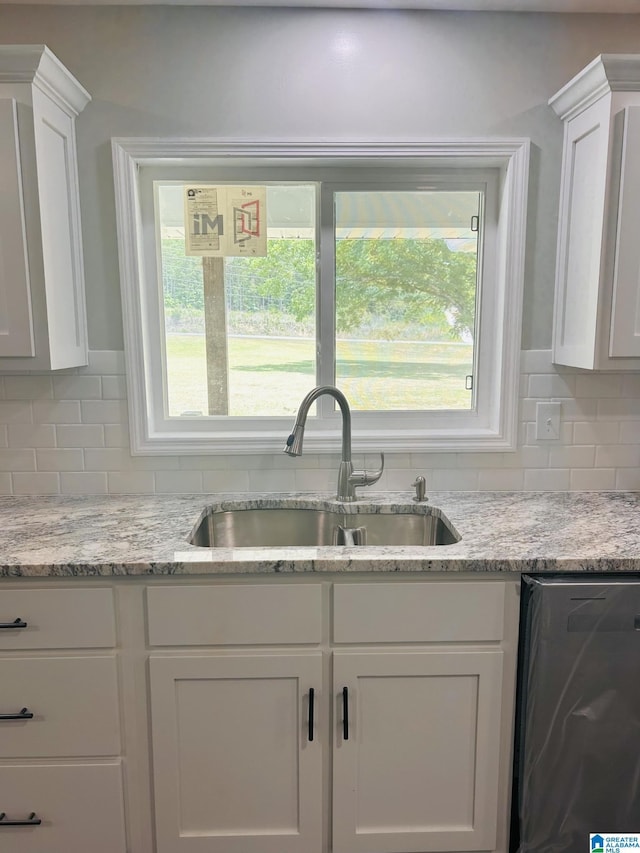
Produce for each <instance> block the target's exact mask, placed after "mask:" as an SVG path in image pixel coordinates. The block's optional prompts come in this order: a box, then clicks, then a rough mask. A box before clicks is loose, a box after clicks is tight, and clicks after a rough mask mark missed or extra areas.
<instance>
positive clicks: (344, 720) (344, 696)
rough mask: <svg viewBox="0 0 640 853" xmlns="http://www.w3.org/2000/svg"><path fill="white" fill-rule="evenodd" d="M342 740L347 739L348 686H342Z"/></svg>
mask: <svg viewBox="0 0 640 853" xmlns="http://www.w3.org/2000/svg"><path fill="white" fill-rule="evenodd" d="M342 740H349V688H348V687H343V688H342Z"/></svg>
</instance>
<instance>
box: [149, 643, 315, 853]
mask: <svg viewBox="0 0 640 853" xmlns="http://www.w3.org/2000/svg"><path fill="white" fill-rule="evenodd" d="M150 672H151V696H152V731H153V761H154V775H155V792H156V825H157V846H158V853H182V851H185V853H205V851H206V853H253V851H255V853H313V851H316V850H319V849H320V842H321V838H322V831H321V813H322V788H321V784H322V770H321V748H322V747H321V744H320V740H319V737H318V732H317V731H316V732H314V739H313V741H309V740H308V735H309V731H308V717H307V715H308V701H309V700H308V696H309V689H310V688H311V687H313V688H314V689H315V694H316V695H315V699H316V700H318V699H319V694H320V689H319V688H320V685H321V679H322V655H321V654H320V653H319V652H315V653H309V654H305V655H279V654H273V655H250V656H249V655H248V656H224V657H223V656H221V657H215V658H214V657H206V658H205V657H199V658H178V657H156V656H152V658H151V660H150ZM317 704H318V703H317V701H316V708H317Z"/></svg>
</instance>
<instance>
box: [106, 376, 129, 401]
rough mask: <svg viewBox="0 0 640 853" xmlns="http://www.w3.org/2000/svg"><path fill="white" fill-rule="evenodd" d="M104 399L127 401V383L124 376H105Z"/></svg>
mask: <svg viewBox="0 0 640 853" xmlns="http://www.w3.org/2000/svg"><path fill="white" fill-rule="evenodd" d="M102 397H103V399H104V400H126V399H127V383H126V380H125V378H124V376H103V377H102Z"/></svg>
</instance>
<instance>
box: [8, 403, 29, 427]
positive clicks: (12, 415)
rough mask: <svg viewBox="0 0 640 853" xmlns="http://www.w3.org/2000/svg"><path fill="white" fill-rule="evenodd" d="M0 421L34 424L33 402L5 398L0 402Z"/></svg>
mask: <svg viewBox="0 0 640 853" xmlns="http://www.w3.org/2000/svg"><path fill="white" fill-rule="evenodd" d="M0 422H1V423H5V424H32V423H33V404H32V403H21V402H20V403H18V402H16V403H14V402H12V401H9V400H3V401H2V402H0Z"/></svg>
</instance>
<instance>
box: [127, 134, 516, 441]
mask: <svg viewBox="0 0 640 853" xmlns="http://www.w3.org/2000/svg"><path fill="white" fill-rule="evenodd" d="M113 152H114V166H115V177H116V203H117V216H118V235H119V247H120V270H121V284H122V295H123V308H124V319H125V340H126V358H127V375H128V388H129V405H130V420H131V424H130V425H131V437H132V451H133V452H134V453H209V452H219V453H228V452H233V453H236V452H242V451H252V452H268V451H277V450H280V449H281V448H282V444H283V441H284V439H285V438H286V436H287V435H288V432H289V430H290V427H291V423H292V420H293V417H294V415H295V412H296V411H297V408H298V405H299V403H300V401H301V399H302V398H303V396H304V395H305V394H306V393H307V392H308V391H309V390H310V389H311V388H313V387H314V386H315V385H320V384H326V385H337V386H338V387H339V388H340V389H341V390H342V391H343V392H344V393H345V394H346V396H347V398H348V400H349V403H350V406H351V409H352V413H353V436H354V444H355V445H356V447H357V449H359V450H368V449H375V450H379V449H383V450H385V449H386V450H425V449H456V450H463V449H473V450H477V449H491V450H496V449H503V450H504V449H510V448H512V447H513V446H514V444H515V415H516V406H517V376H518V354H519V347H520V311H521V298H522V277H523V252H524V210H525V205H526V178H527V165H528V144H527V142H526V141H522V140H516V141H507V142H504V141H487V142H475V143H452V144H450V145H444V144H438V145H430V144H425V145H417V144H416V145H398V146H392V145H388V146H382V145H376V144H372V145H358V146H355V145H326V146H322V145H318V146H313V145H294V146H292V145H281V144H267V145H250V144H248V143H236V144H233V143H225V144H222V143H213V142H208V141H189V140H169V141H162V140H160V141H155V140H150V141H147V140H114V144H113ZM196 197H197V198H196ZM200 199H202V200H203V201H202V202H201V206H200V207H198V206H197V203H200V202H199V200H200ZM242 199H247V201H245V202H243V201H242ZM258 199H259V200H258ZM232 202H233V203H232ZM191 203H193V204H196V206H194V207H190V206H189V205H190V204H191ZM223 203H224V204H225V205H227V206H226V207H224V208H223ZM207 205H208V206H207ZM223 209H224V211H228V214H227V213H225V214H224V216H223V213H222V211H223ZM203 211H204V212H203ZM234 217H235V218H234ZM194 229H195V230H194ZM189 230H190V231H191V235H189V233H188V232H189ZM194 235H195V236H194ZM188 237H190V239H189V241H188V240H187V238H188ZM192 243H193V245H192ZM223 243H224V245H225V246H226V247H227V248H224V249H223V248H221V246H222V245H223ZM194 246H195V248H194ZM339 434H340V413H339V411H336V409H335V403H334V400H333V399H332V398H331V397H328V396H323V397H321V398H320V399H319V400H318V401H317V402H316V404H315V411H312V417H310V420H309V428H308V430H307V439H306V449H307V450H308V451H309V450H311V451H312V452H313V451H314V450H315V451H316V452H323V451H326V450H332V451H335V450H336V447H338V446H339V438H338V437H339Z"/></svg>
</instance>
